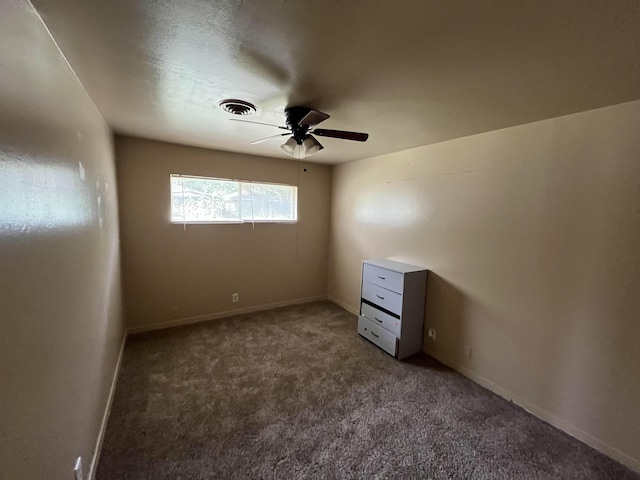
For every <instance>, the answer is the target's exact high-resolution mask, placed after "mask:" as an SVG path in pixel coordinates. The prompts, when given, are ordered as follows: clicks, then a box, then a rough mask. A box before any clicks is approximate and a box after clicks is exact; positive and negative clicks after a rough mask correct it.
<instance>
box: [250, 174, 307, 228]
mask: <svg viewBox="0 0 640 480" xmlns="http://www.w3.org/2000/svg"><path fill="white" fill-rule="evenodd" d="M297 190H298V189H297V188H296V187H292V186H289V185H273V184H268V183H247V182H243V183H242V219H243V220H244V221H245V222H250V221H251V220H252V219H253V220H254V221H256V222H259V221H269V220H271V221H293V220H297V218H298V215H297V212H296V209H297V203H298V202H297V198H296V197H297Z"/></svg>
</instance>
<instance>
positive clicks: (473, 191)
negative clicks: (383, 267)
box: [329, 102, 640, 470]
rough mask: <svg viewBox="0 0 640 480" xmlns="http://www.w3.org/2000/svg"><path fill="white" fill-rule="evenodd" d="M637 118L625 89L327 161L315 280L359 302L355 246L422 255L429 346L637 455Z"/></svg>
mask: <svg viewBox="0 0 640 480" xmlns="http://www.w3.org/2000/svg"><path fill="white" fill-rule="evenodd" d="M638 125H640V102H633V103H628V104H622V105H618V106H612V107H608V108H603V109H599V110H594V111H590V112H585V113H580V114H576V115H571V116H567V117H562V118H557V119H552V120H546V121H542V122H537V123H532V124H528V125H524V126H520V127H515V128H509V129H505V130H500V131H495V132H491V133H487V134H482V135H477V136H472V137H467V138H461V139H458V140H454V141H450V142H446V143H441V144H437V145H432V146H427V147H421V148H417V149H413V150H408V151H404V152H400V153H396V154H391V155H386V156H382V157H378V158H372V159H367V160H363V161H359V162H354V163H348V164H344V165H341V166H338V167H336V168H335V171H334V175H333V195H332V231H331V264H330V274H329V276H330V278H329V295H330V296H331V297H333V298H335V299H336V300H337V301H338V302H341V303H342V304H343V305H346V306H347V307H349V308H350V309H352V310H356V309H357V308H358V301H359V286H360V262H361V260H362V259H366V258H382V257H389V258H392V259H395V260H400V261H406V262H409V263H415V264H418V265H424V266H426V267H428V268H429V269H430V270H431V271H432V273H431V274H430V277H429V286H428V288H427V291H428V295H427V311H426V315H425V324H426V325H428V326H431V327H434V328H436V330H437V341H436V342H433V341H431V340H425V349H426V351H427V352H428V353H430V354H432V355H433V356H435V357H436V358H438V359H441V360H443V361H444V362H445V363H448V364H449V365H452V366H455V367H456V368H457V369H459V370H461V371H462V372H464V373H465V374H467V375H469V376H471V377H472V378H474V379H475V380H477V381H479V382H480V383H482V384H484V385H486V386H488V387H490V388H492V389H493V390H495V391H497V392H499V393H501V394H502V395H504V396H506V397H508V398H513V399H514V401H516V402H517V403H520V404H521V405H524V406H526V407H527V408H529V409H531V410H532V411H534V412H535V413H536V414H537V415H539V416H541V417H543V418H545V419H546V420H548V421H550V422H552V423H554V424H556V425H558V426H560V427H561V428H564V429H565V430H567V431H569V432H571V433H573V434H575V435H576V436H578V437H579V438H582V439H583V440H585V441H587V443H591V444H592V445H594V446H596V447H597V448H600V449H601V450H603V451H605V452H606V453H608V454H609V455H611V456H613V457H615V458H617V459H619V460H621V461H623V462H624V463H626V464H628V465H630V466H632V467H633V468H635V469H636V470H640V442H639V441H638V439H640V380H639V378H640V377H639V372H640V348H639V345H640V209H639V208H640V136H639V135H638ZM465 345H468V346H471V348H472V355H471V358H468V357H466V356H465V354H464V347H465Z"/></svg>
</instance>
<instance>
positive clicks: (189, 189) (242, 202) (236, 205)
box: [171, 175, 298, 223]
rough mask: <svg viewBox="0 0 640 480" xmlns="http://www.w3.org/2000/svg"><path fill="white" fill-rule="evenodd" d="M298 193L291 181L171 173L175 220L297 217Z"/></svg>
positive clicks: (248, 220)
mask: <svg viewBox="0 0 640 480" xmlns="http://www.w3.org/2000/svg"><path fill="white" fill-rule="evenodd" d="M297 194H298V188H297V187H294V186H290V185H276V184H267V183H251V182H238V181H234V180H223V179H216V178H202V177H186V176H180V175H171V221H172V222H178V223H180V222H205V223H206V222H211V223H221V222H242V221H244V222H251V221H256V222H261V221H262V222H264V221H266V222H269V221H272V222H286V221H289V222H290V221H296V220H297V218H298V211H297V209H298V205H297V204H298V198H297Z"/></svg>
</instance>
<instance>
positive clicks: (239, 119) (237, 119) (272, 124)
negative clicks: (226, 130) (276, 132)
mask: <svg viewBox="0 0 640 480" xmlns="http://www.w3.org/2000/svg"><path fill="white" fill-rule="evenodd" d="M229 120H231V121H232V122H242V123H255V124H256V125H266V126H267V127H278V128H281V129H282V130H289V128H288V127H282V126H280V125H276V124H274V123H262V122H254V121H253V120H243V119H242V118H230V119H229Z"/></svg>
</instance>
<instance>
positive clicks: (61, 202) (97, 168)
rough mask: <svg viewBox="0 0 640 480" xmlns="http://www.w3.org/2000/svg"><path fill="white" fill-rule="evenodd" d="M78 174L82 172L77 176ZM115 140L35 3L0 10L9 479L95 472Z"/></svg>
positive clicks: (0, 210) (0, 237)
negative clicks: (80, 468)
mask: <svg viewBox="0 0 640 480" xmlns="http://www.w3.org/2000/svg"><path fill="white" fill-rule="evenodd" d="M80 165H82V167H80ZM117 221H118V218H117V200H116V182H115V172H114V161H113V153H112V142H111V134H110V131H109V129H108V127H107V125H106V124H105V122H104V121H103V119H102V117H101V116H100V114H99V113H98V112H97V110H96V108H95V106H94V105H93V104H92V102H91V100H90V99H89V97H88V96H87V95H86V93H85V92H84V90H83V88H82V86H81V85H80V83H79V82H78V80H77V79H76V77H75V75H74V74H73V72H72V71H71V70H70V69H69V67H68V65H67V64H66V62H65V60H64V58H63V57H62V55H61V54H60V52H59V51H58V49H57V47H56V46H55V44H54V43H53V41H52V39H51V38H50V36H49V34H48V32H47V30H46V28H45V27H44V25H43V24H42V22H41V20H40V18H39V16H38V15H37V14H36V12H35V11H34V9H33V7H32V6H31V4H30V3H29V2H26V1H10V2H4V3H3V5H2V6H1V7H0V479H2V480H5V479H6V480H9V479H10V480H21V479H24V480H27V479H28V480H33V479H45V478H46V479H70V478H73V473H72V469H73V466H74V462H75V459H76V457H77V456H79V455H81V456H82V459H83V463H84V472H83V473H84V478H87V477H88V471H89V466H90V463H91V459H92V456H93V454H94V448H95V446H96V439H97V437H98V432H99V430H100V425H101V422H102V418H103V413H104V411H105V407H106V405H107V399H108V395H109V390H110V387H111V383H112V379H113V375H114V372H115V369H116V363H117V359H118V353H119V351H120V346H121V343H122V337H123V326H122V317H121V301H120V296H121V293H120V254H119V241H118V223H117Z"/></svg>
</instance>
